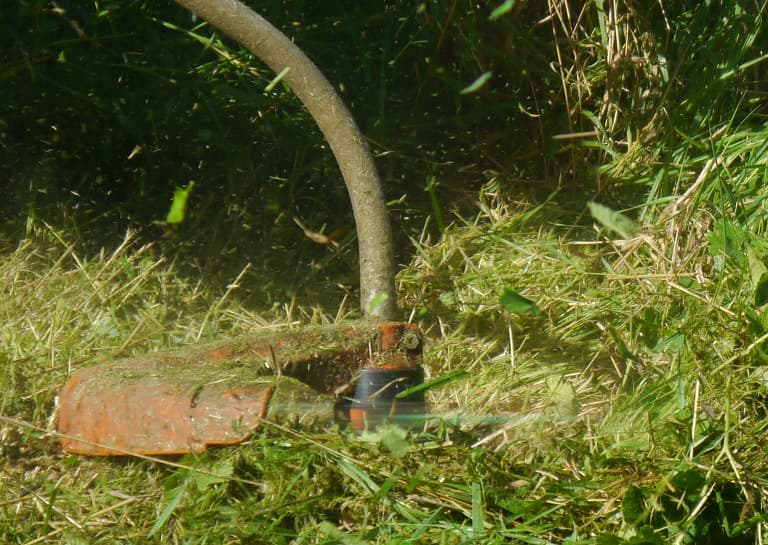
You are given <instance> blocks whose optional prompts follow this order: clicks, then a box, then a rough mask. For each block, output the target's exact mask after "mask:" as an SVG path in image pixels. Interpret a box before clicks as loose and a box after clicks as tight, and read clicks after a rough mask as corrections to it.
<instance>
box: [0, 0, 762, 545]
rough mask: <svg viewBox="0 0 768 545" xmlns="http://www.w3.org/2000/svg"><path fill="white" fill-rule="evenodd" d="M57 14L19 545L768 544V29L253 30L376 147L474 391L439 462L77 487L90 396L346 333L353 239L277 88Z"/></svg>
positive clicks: (0, 521) (182, 463)
mask: <svg viewBox="0 0 768 545" xmlns="http://www.w3.org/2000/svg"><path fill="white" fill-rule="evenodd" d="M65 4H66V3H62V4H61V5H59V4H56V5H54V4H51V5H48V4H46V3H41V2H36V1H26V0H22V1H21V2H19V3H18V7H16V6H15V7H14V8H12V10H11V11H12V13H11V15H10V16H6V14H5V13H4V17H3V18H1V19H0V25H4V27H3V28H4V32H3V33H2V38H0V82H1V83H2V84H1V85H0V98H2V101H0V164H2V165H3V166H4V167H5V168H4V169H3V172H4V174H0V176H3V177H4V178H1V179H3V182H4V184H6V187H7V192H6V198H5V199H4V200H3V202H2V203H0V211H2V214H3V222H2V226H1V228H0V250H1V251H2V257H1V258H0V362H2V363H3V372H2V373H1V374H0V381H1V382H0V388H2V391H3V395H2V396H0V490H1V491H2V492H0V541H1V542H3V543H19V544H30V545H31V544H32V543H72V544H75V543H77V544H79V543H190V544H192V543H194V544H202V543H327V544H331V543H343V544H351V543H381V544H395V543H487V544H493V543H530V544H546V543H571V544H577V543H584V544H588V543H589V544H605V545H607V544H624V545H629V544H634V545H641V544H661V543H696V544H706V543H712V544H721V543H731V544H740V543H762V542H763V540H764V536H763V534H764V533H765V529H766V520H765V517H766V515H765V512H766V511H764V509H765V508H766V502H768V479H767V478H766V476H765V475H766V465H767V463H768V454H766V451H765V446H764V444H763V442H762V437H763V435H762V434H763V432H764V431H765V430H764V428H765V422H766V419H765V417H766V412H767V410H768V405H767V403H768V401H767V400H768V378H767V377H768V367H767V366H768V352H766V348H765V342H766V341H767V340H768V314H766V304H768V243H766V237H765V230H766V221H765V218H766V205H765V202H766V196H767V195H768V193H767V192H766V187H767V184H766V183H765V176H766V174H765V173H766V172H768V169H766V164H768V144H767V142H768V129H766V125H765V119H764V116H765V92H766V91H765V84H764V82H765V80H766V68H765V64H764V61H765V60H766V59H768V55H767V54H766V53H765V51H766V49H768V43H766V42H768V37H767V36H768V34H767V33H766V32H765V26H764V17H765V10H766V6H767V5H768V3H765V2H759V1H736V0H731V1H727V2H698V1H680V2H674V3H673V2H665V1H663V0H660V1H655V2H619V1H616V2H614V1H611V2H604V1H601V0H590V1H585V2H567V1H565V0H550V1H548V2H546V3H545V2H525V1H520V2H510V1H506V2H502V1H501V0H499V1H498V2H495V3H493V5H491V6H490V7H488V6H477V5H475V4H476V3H471V2H462V1H460V0H430V1H425V2H421V3H408V2H373V1H368V0H365V1H360V0H357V1H356V2H351V1H350V2H335V3H330V2H306V3H305V2H295V3H284V2H280V1H277V0H274V1H270V2H263V4H264V5H263V6H261V7H260V8H259V9H260V11H261V12H262V13H263V14H264V15H265V16H266V17H267V18H269V19H270V20H273V21H274V22H275V23H276V24H278V25H279V26H281V27H283V28H285V29H287V31H289V32H290V33H291V34H292V35H295V36H296V40H297V43H299V44H300V45H301V47H302V48H304V49H305V50H306V51H308V52H309V53H310V54H311V56H312V57H313V58H314V59H315V60H316V61H317V62H318V64H319V65H320V66H322V67H323V68H324V70H325V71H326V72H327V74H328V75H329V78H330V79H331V80H332V81H334V82H337V83H338V84H339V85H340V86H343V87H342V90H343V92H344V94H345V97H346V98H347V99H348V101H349V102H350V105H351V108H352V110H353V111H354V112H355V115H356V116H357V117H358V119H359V120H360V122H361V126H362V127H363V130H364V132H365V133H366V134H367V135H368V136H369V137H370V139H371V142H372V146H373V147H374V149H375V150H376V152H377V155H378V156H379V157H378V161H379V165H380V167H381V169H382V173H383V175H384V178H385V183H386V185H387V188H388V197H389V198H390V199H391V202H390V203H389V204H390V209H391V211H392V212H393V221H394V224H395V227H396V231H397V237H398V240H399V241H400V242H399V244H400V247H399V259H400V262H401V263H403V264H404V265H403V267H402V271H401V273H400V274H399V276H398V293H399V296H400V303H401V306H402V308H403V309H404V310H405V312H406V313H407V314H408V317H409V319H410V320H411V321H413V322H416V323H418V324H419V325H420V327H421V328H422V330H423V331H424V332H425V334H426V335H427V339H428V344H427V346H426V351H425V368H426V370H427V374H428V375H429V376H430V377H440V376H446V375H448V376H450V377H453V379H452V380H450V381H448V382H447V383H446V384H444V385H443V386H442V387H441V388H435V389H433V390H431V391H430V392H429V396H430V399H429V401H430V412H431V413H433V414H434V415H436V418H435V419H434V420H433V421H432V422H431V423H430V424H429V425H428V426H427V427H426V429H425V430H423V432H420V433H416V432H410V433H408V434H406V433H405V432H404V431H402V430H399V429H397V428H389V429H384V430H381V431H379V432H376V433H368V434H363V435H362V436H361V435H356V434H353V433H351V432H347V431H344V430H338V429H335V428H321V429H317V428H313V429H303V428H291V427H286V426H284V425H283V424H280V423H276V422H265V424H264V426H263V428H262V429H261V430H260V431H259V432H258V433H257V434H255V435H254V436H253V437H252V439H250V440H249V441H248V442H247V443H246V444H243V445H240V446H238V447H232V448H218V449H212V450H211V451H209V452H208V453H206V454H204V455H194V456H193V455H189V456H185V457H183V458H181V459H179V460H163V459H160V460H147V459H127V460H118V461H116V460H105V459H91V458H84V457H75V456H65V455H62V453H61V451H60V448H59V442H58V439H57V438H56V437H55V436H54V435H53V434H52V433H51V430H52V429H53V425H52V422H53V418H54V417H55V402H56V394H57V392H58V390H59V388H60V387H61V385H62V384H63V382H64V381H65V380H66V377H67V376H68V375H69V374H70V373H71V372H72V370H74V369H78V368H81V367H83V366H86V365H94V364H97V363H98V362H100V361H104V360H105V359H108V358H111V357H116V356H121V355H127V354H137V353H145V352H149V351H152V350H157V349H161V348H168V347H174V346H180V345H186V344H191V343H195V342H198V341H200V340H202V339H205V340H208V339H212V338H220V337H222V336H234V335H237V334H247V333H250V332H254V331H261V330H265V329H269V328H286V329H289V328H296V327H301V325H302V324H308V323H331V322H335V321H340V320H344V319H349V318H354V317H355V310H354V309H355V308H356V305H355V304H352V303H351V299H352V294H353V292H354V276H355V273H354V270H353V265H351V264H352V263H354V260H355V259H354V255H353V254H354V252H353V247H354V244H353V242H354V237H353V234H352V230H351V229H350V225H351V219H350V216H349V213H348V211H347V208H346V207H347V205H346V202H345V200H344V199H345V196H344V194H343V188H342V186H341V184H340V183H339V177H338V174H337V173H336V172H335V170H334V167H333V164H332V162H331V158H330V157H329V156H328V153H327V150H325V149H323V143H322V141H321V140H320V139H319V136H318V134H317V133H316V131H314V129H312V128H311V123H310V120H308V119H307V117H306V115H305V114H304V113H302V111H301V109H300V108H299V106H298V104H297V103H296V101H295V99H293V98H292V96H291V95H290V91H289V89H287V88H283V87H281V86H279V85H277V86H276V87H274V88H273V89H272V90H270V91H268V92H264V93H262V92H261V90H263V89H264V88H265V86H267V85H268V83H269V82H270V81H271V80H272V77H273V75H271V74H269V73H268V72H267V71H266V69H264V68H262V67H260V66H259V65H258V63H255V62H254V61H253V60H252V59H250V58H249V57H248V56H247V55H245V54H244V53H242V52H241V51H238V50H237V49H234V48H233V47H232V46H231V44H227V43H226V42H223V41H221V40H220V39H219V38H217V37H216V36H215V35H212V33H211V31H210V29H208V28H206V27H205V26H204V25H201V23H200V22H199V21H197V22H194V21H190V19H189V17H188V16H186V15H185V14H183V13H181V12H180V11H179V10H177V9H176V8H174V7H173V6H171V5H170V4H169V5H165V4H162V5H160V4H157V3H151V4H150V3H145V2H141V1H134V2H121V3H111V2H107V3H100V4H99V11H96V10H95V8H92V7H91V6H88V7H86V8H82V7H77V6H71V7H70V6H69V5H65ZM331 4H332V5H331ZM14 9H15V10H16V11H14ZM345 10H346V11H345ZM78 29H79V31H78ZM80 33H82V35H80ZM201 42H202V43H201ZM118 158H119V159H118ZM191 180H195V181H196V182H197V183H196V184H195V190H194V192H193V193H192V196H191V197H190V204H189V207H190V208H189V213H188V216H187V218H186V220H185V222H184V223H183V224H182V225H180V226H169V225H162V224H161V223H159V222H157V220H161V219H162V218H164V217H165V213H166V212H167V210H168V204H169V197H170V195H171V194H172V192H173V188H174V187H175V186H177V185H185V184H187V183H188V182H189V181H191ZM598 203H599V204H598ZM294 216H296V217H297V219H299V220H300V221H301V222H302V223H303V224H305V226H307V228H308V229H312V230H316V231H319V230H320V229H321V227H322V226H323V225H324V224H326V225H327V227H326V230H327V231H326V232H328V233H330V232H331V231H334V230H337V229H338V230H339V231H344V232H343V233H340V234H338V235H337V238H336V239H335V242H336V244H329V245H326V246H320V245H317V244H315V243H314V242H312V241H311V240H309V239H307V238H306V237H304V234H303V233H302V231H301V229H298V228H297V227H296V225H295V223H294V221H293V218H294ZM300 278H301V279H305V280H304V283H303V284H302V285H301V287H298V286H299V285H300V282H299V280H298V279H300ZM510 294H514V296H513V295H510ZM520 301H524V302H527V305H528V306H525V305H523V306H520V305H519V304H513V303H515V302H518V303H519V302H520ZM461 370H463V371H466V372H465V373H459V372H458V371H461ZM452 372H456V373H454V374H452V375H449V373H452ZM168 462H171V463H172V464H173V465H169V464H168ZM201 470H202V471H201Z"/></svg>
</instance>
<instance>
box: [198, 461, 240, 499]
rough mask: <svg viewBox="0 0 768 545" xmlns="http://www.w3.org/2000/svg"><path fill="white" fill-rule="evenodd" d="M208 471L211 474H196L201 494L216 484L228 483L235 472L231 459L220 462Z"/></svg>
mask: <svg viewBox="0 0 768 545" xmlns="http://www.w3.org/2000/svg"><path fill="white" fill-rule="evenodd" d="M206 469H207V470H208V471H210V474H208V473H197V472H195V473H194V479H195V485H196V486H197V489H198V490H199V491H200V492H205V491H206V490H208V489H209V488H210V487H211V486H213V485H214V484H218V483H223V482H226V481H227V480H228V478H229V477H231V476H232V475H233V474H234V472H235V468H234V465H233V464H232V459H231V458H224V459H221V460H218V461H217V462H216V463H215V464H213V465H212V466H210V467H208V468H206Z"/></svg>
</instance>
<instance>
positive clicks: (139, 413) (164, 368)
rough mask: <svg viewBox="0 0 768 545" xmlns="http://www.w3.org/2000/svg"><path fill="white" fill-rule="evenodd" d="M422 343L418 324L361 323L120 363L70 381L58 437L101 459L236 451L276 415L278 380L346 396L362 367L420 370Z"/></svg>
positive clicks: (62, 400) (66, 445)
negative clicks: (221, 447) (273, 406)
mask: <svg viewBox="0 0 768 545" xmlns="http://www.w3.org/2000/svg"><path fill="white" fill-rule="evenodd" d="M421 345H422V339H421V335H420V333H419V332H418V330H417V329H416V328H415V326H413V325H410V324H400V323H383V324H368V323H362V324H353V325H332V326H322V327H309V328H302V329H300V330H288V331H284V332H280V333H270V334H260V335H253V336H249V337H243V338H238V339H234V340H230V341H225V342H221V343H217V344H212V345H207V346H193V347H190V348H187V349H182V350H179V351H174V352H159V353H156V354H152V355H147V356H141V357H135V358H125V359H120V360H116V361H112V362H109V363H104V364H99V365H95V366H93V367H89V368H86V369H83V370H80V371H78V372H76V373H75V374H74V375H73V376H72V377H71V378H70V380H69V381H68V382H67V384H66V385H65V387H64V389H63V390H62V392H61V394H60V396H59V401H58V417H57V430H58V432H59V433H60V434H61V436H62V446H63V448H64V450H65V452H69V453H76V454H88V455H95V456H109V455H125V454H130V453H137V454H144V455H169V454H185V453H189V452H200V451H203V450H205V449H206V448H208V447H209V446H211V445H232V444H237V443H240V442H242V441H244V440H246V439H247V438H248V437H250V436H251V435H252V433H253V432H254V430H255V429H256V428H257V427H258V425H259V422H260V421H261V419H262V418H264V417H266V416H267V415H268V413H269V410H270V402H271V401H272V400H273V397H274V396H275V391H276V389H277V390H279V389H280V386H279V384H280V381H279V380H278V379H279V377H281V376H285V377H292V378H293V379H296V380H297V381H300V382H301V383H303V384H304V385H306V386H307V389H309V388H311V389H312V390H311V391H314V392H315V395H316V396H317V397H318V398H320V397H323V396H325V397H324V399H325V398H327V397H328V396H337V397H339V396H344V395H347V394H349V393H350V392H352V391H354V384H355V381H356V378H357V375H358V373H359V371H360V369H361V368H363V367H368V368H369V367H372V366H374V367H376V366H381V367H397V368H404V367H412V366H417V365H420V364H421ZM357 418H358V417H357V416H356V417H355V419H356V420H357Z"/></svg>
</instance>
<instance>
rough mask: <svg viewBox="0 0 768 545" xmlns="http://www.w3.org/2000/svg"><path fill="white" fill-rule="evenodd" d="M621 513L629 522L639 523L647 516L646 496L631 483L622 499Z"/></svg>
mask: <svg viewBox="0 0 768 545" xmlns="http://www.w3.org/2000/svg"><path fill="white" fill-rule="evenodd" d="M621 515H622V516H623V517H624V521H625V522H626V523H627V524H637V523H638V522H640V521H641V520H643V519H644V518H645V496H644V494H643V491H642V490H640V489H639V488H638V487H637V486H635V485H633V484H631V485H629V486H628V487H627V490H626V492H624V498H622V500H621Z"/></svg>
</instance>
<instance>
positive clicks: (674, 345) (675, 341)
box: [625, 333, 685, 354]
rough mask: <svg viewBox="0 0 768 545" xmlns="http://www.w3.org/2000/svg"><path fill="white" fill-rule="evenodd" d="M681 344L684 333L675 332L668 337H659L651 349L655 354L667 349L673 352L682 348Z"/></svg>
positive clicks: (682, 344) (682, 343) (683, 340)
mask: <svg viewBox="0 0 768 545" xmlns="http://www.w3.org/2000/svg"><path fill="white" fill-rule="evenodd" d="M683 346H685V334H683V333H675V334H674V335H670V336H669V337H665V338H663V339H659V341H658V342H657V343H656V346H654V347H653V351H654V352H656V353H657V354H658V353H662V352H667V351H669V352H672V353H675V352H679V351H680V350H682V348H683ZM625 347H626V345H625Z"/></svg>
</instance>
